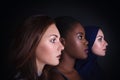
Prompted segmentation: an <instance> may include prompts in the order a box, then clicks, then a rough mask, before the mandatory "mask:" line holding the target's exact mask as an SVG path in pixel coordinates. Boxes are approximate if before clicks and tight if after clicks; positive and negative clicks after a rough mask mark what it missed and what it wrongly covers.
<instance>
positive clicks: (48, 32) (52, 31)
mask: <svg viewBox="0 0 120 80" xmlns="http://www.w3.org/2000/svg"><path fill="white" fill-rule="evenodd" d="M52 34H55V35H57V36H59V31H58V29H57V27H56V25H55V24H51V25H50V26H49V27H48V29H47V30H46V32H45V34H44V35H43V36H50V35H52Z"/></svg>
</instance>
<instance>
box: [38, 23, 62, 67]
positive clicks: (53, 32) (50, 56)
mask: <svg viewBox="0 0 120 80" xmlns="http://www.w3.org/2000/svg"><path fill="white" fill-rule="evenodd" d="M63 49H64V47H63V45H62V44H61V42H60V34H59V31H58V29H57V27H56V25H55V24H52V25H50V26H49V28H48V29H47V30H46V32H45V33H44V35H43V37H42V38H41V41H40V42H39V44H38V47H37V49H36V62H37V64H38V65H41V63H42V64H48V65H57V64H59V59H60V56H61V51H62V50H63Z"/></svg>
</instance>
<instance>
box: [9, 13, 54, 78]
mask: <svg viewBox="0 0 120 80" xmlns="http://www.w3.org/2000/svg"><path fill="white" fill-rule="evenodd" d="M51 24H55V22H54V20H53V19H52V18H50V17H49V16H43V15H35V16H31V17H29V18H28V19H26V20H25V22H24V23H23V25H22V26H20V27H19V28H18V29H17V31H16V33H15V34H16V36H15V38H14V40H13V42H12V49H11V53H10V55H11V58H12V59H13V64H14V66H15V68H16V70H17V71H20V72H21V74H22V76H23V77H25V78H26V79H28V80H31V79H32V80H36V79H37V69H36V61H35V59H36V57H35V49H36V47H37V46H38V44H39V42H40V40H41V38H42V36H43V35H44V33H45V31H46V30H47V29H48V27H49V26H50V25H51Z"/></svg>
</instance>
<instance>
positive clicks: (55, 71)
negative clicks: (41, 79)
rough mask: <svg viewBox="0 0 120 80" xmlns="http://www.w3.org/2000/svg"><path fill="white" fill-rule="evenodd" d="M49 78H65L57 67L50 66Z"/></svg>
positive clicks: (52, 79)
mask: <svg viewBox="0 0 120 80" xmlns="http://www.w3.org/2000/svg"><path fill="white" fill-rule="evenodd" d="M49 80H66V79H65V78H64V77H63V75H62V74H61V73H60V72H59V70H58V69H56V68H52V69H51V70H50V71H49Z"/></svg>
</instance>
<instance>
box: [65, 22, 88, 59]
mask: <svg viewBox="0 0 120 80" xmlns="http://www.w3.org/2000/svg"><path fill="white" fill-rule="evenodd" d="M87 44H88V41H87V40H86V39H85V31H84V28H83V27H82V25H81V24H79V23H78V24H76V25H74V26H73V27H72V29H71V30H70V31H68V33H67V36H66V39H65V49H64V50H65V51H66V52H67V53H69V55H70V56H71V57H74V58H77V59H85V58H87V56H88V55H87V53H88V46H87Z"/></svg>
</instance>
